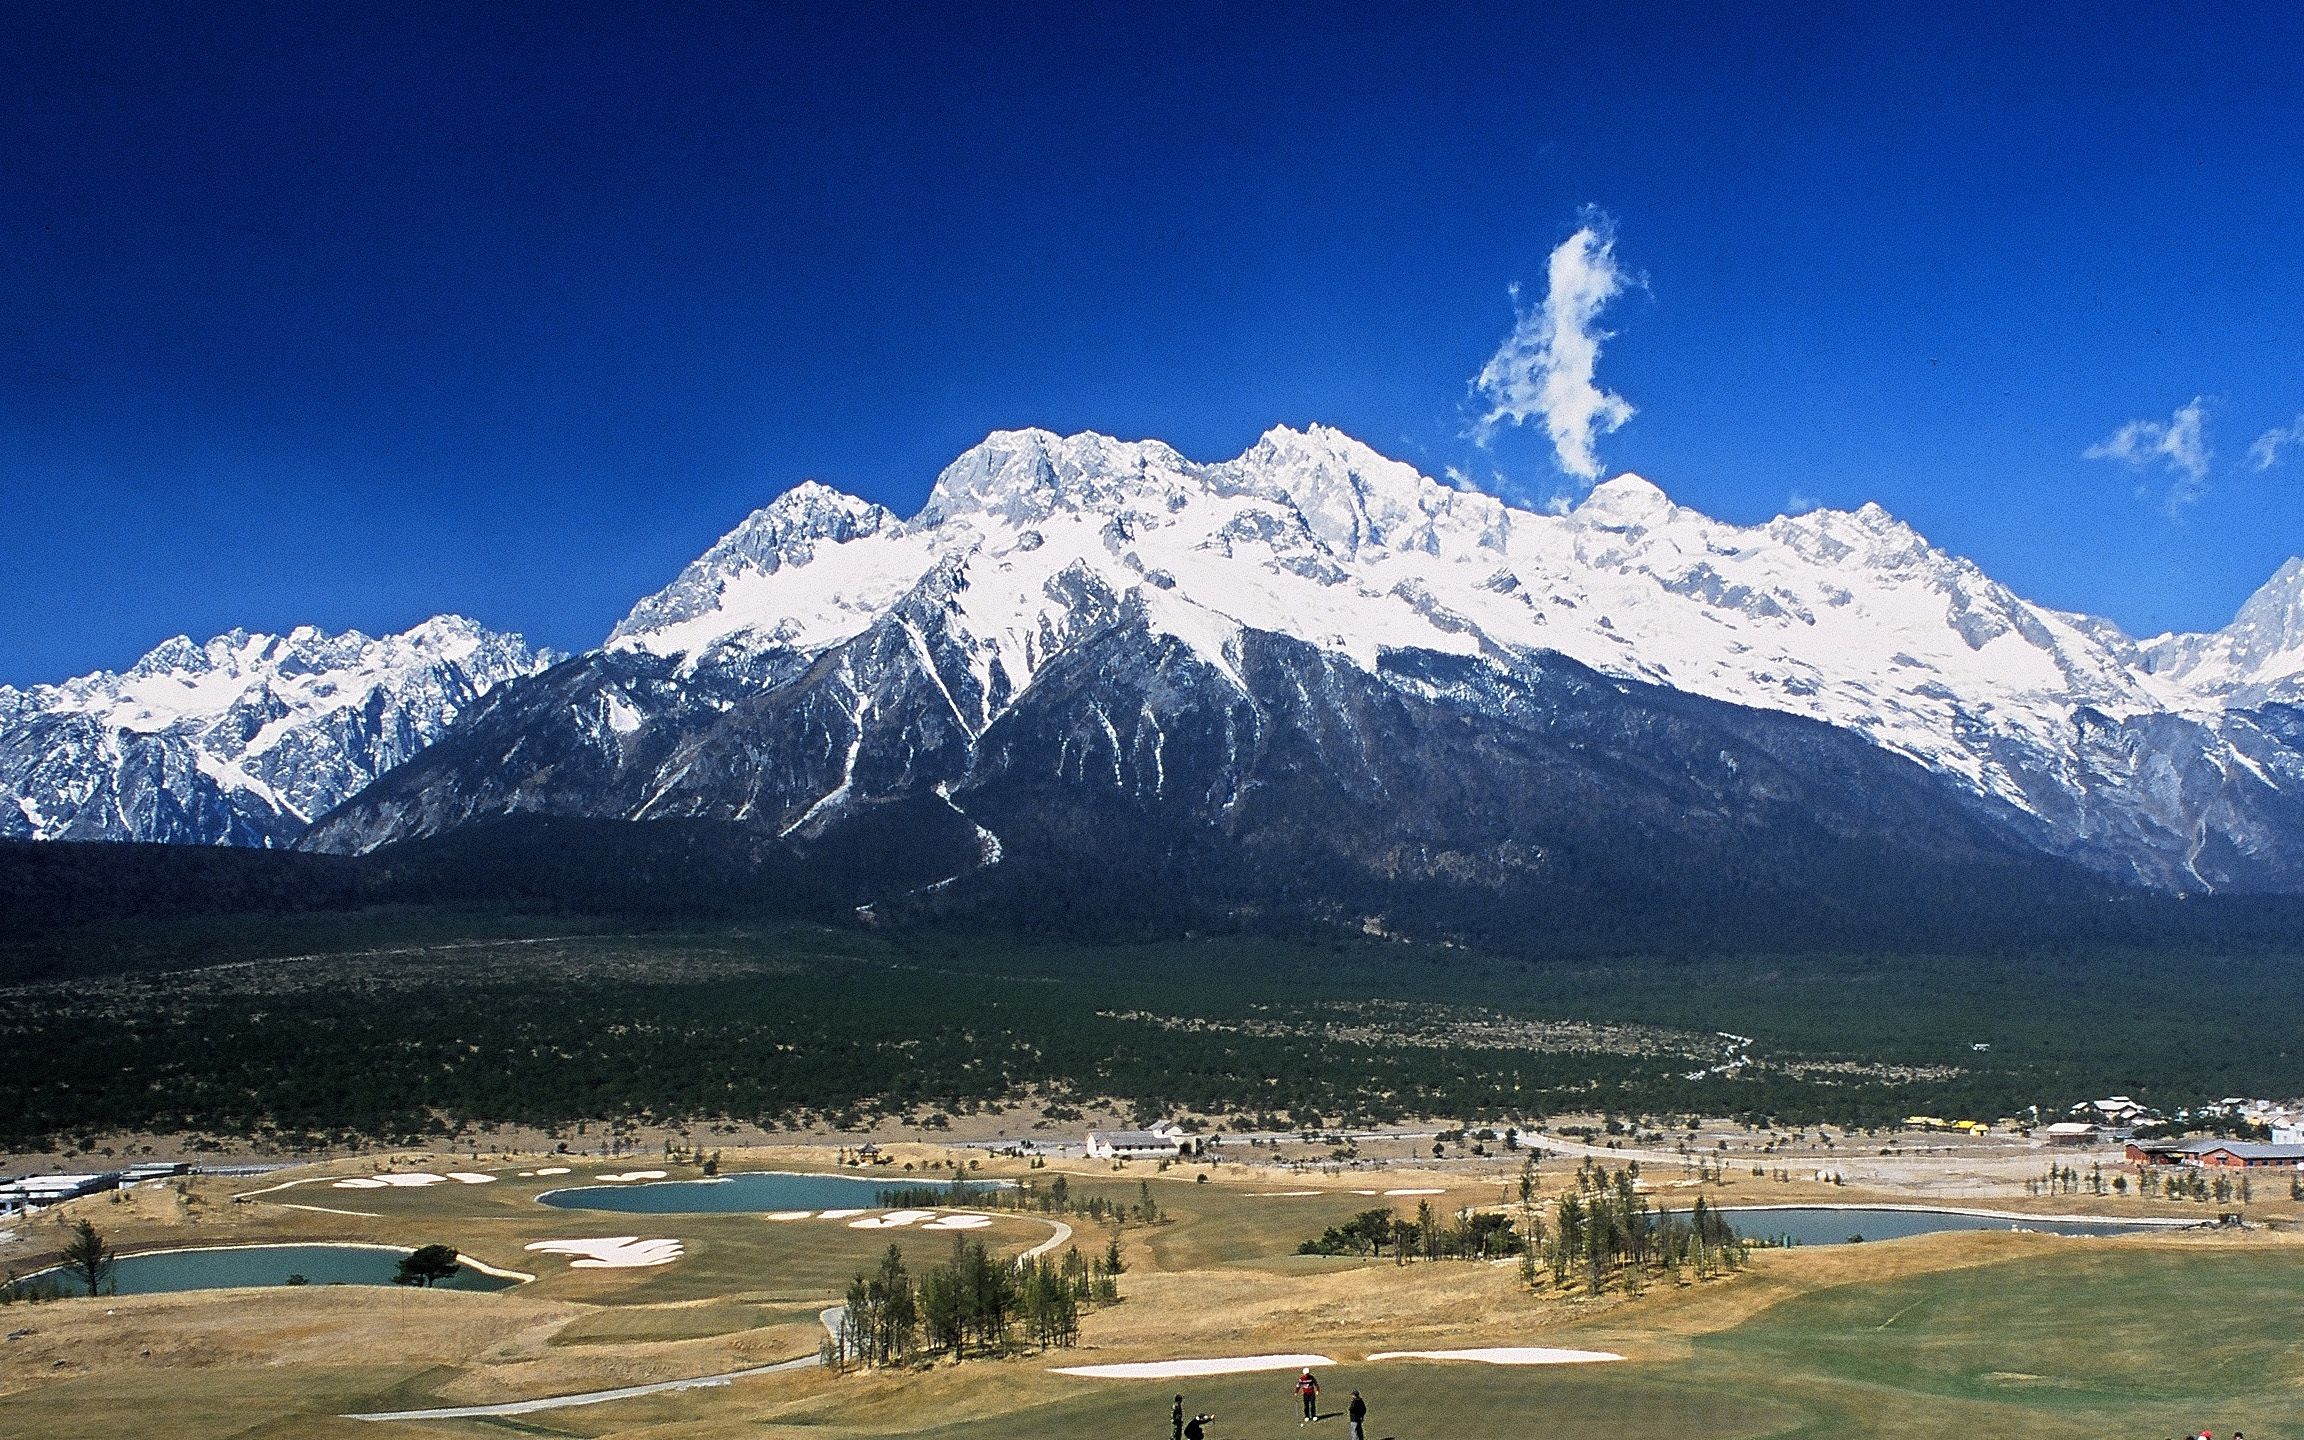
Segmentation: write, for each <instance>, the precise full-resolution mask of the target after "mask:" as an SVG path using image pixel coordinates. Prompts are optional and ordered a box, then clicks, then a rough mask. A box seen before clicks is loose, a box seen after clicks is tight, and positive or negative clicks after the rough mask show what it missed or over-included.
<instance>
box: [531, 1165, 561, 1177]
mask: <svg viewBox="0 0 2304 1440" xmlns="http://www.w3.org/2000/svg"><path fill="white" fill-rule="evenodd" d="M536 1173H537V1174H539V1175H565V1174H567V1173H568V1167H567V1166H565V1165H546V1166H544V1167H542V1168H541V1169H539V1170H537V1172H536Z"/></svg>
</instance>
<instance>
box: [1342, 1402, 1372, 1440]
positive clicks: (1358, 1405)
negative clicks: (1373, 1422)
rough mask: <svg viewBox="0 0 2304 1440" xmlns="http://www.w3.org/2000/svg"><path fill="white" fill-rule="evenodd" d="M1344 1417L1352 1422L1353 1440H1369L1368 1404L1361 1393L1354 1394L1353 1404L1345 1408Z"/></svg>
mask: <svg viewBox="0 0 2304 1440" xmlns="http://www.w3.org/2000/svg"><path fill="white" fill-rule="evenodd" d="M1344 1416H1345V1418H1346V1419H1348V1420H1350V1421H1351V1422H1352V1440H1368V1402H1367V1401H1365V1400H1363V1399H1361V1398H1360V1392H1359V1391H1357V1390H1355V1391H1353V1392H1352V1403H1351V1404H1349V1405H1347V1406H1345V1407H1344Z"/></svg>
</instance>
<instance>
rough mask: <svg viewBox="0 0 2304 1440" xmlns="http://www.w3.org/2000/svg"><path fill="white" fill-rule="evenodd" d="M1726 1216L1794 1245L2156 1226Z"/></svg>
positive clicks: (1755, 1236) (1748, 1235)
mask: <svg viewBox="0 0 2304 1440" xmlns="http://www.w3.org/2000/svg"><path fill="white" fill-rule="evenodd" d="M1720 1215H1721V1218H1723V1219H1725V1220H1726V1221H1727V1222H1728V1223H1729V1224H1730V1225H1732V1226H1734V1227H1735V1230H1736V1233H1737V1234H1739V1235H1741V1236H1743V1237H1744V1238H1745V1239H1747V1240H1777V1241H1780V1240H1784V1239H1787V1238H1789V1239H1790V1240H1791V1242H1792V1243H1793V1244H1795V1245H1845V1244H1847V1243H1849V1241H1851V1240H1853V1239H1855V1238H1857V1237H1859V1236H1861V1237H1862V1238H1863V1239H1865V1240H1901V1239H1903V1238H1904V1237H1905V1236H1907V1235H1930V1234H1934V1233H1936V1232H1937V1231H1941V1230H2033V1231H2038V1232H2040V1233H2042V1234H2046V1235H2128V1234H2133V1233H2135V1232H2136V1231H2139V1230H2149V1229H2152V1228H2154V1227H2152V1226H2149V1225H2138V1224H2133V1223H2130V1222H2127V1221H2120V1220H2058V1219H2054V1218H2052V1217H2048V1216H2040V1217H2033V1216H2026V1217H2025V1218H2023V1219H2021V1220H2017V1219H2011V1218H2009V1217H2007V1216H1991V1215H1961V1214H1957V1213H1955V1212H1953V1211H1949V1210H1826V1209H1820V1208H1816V1207H1813V1206H1801V1205H1780V1206H1779V1205H1771V1206H1755V1207H1752V1208H1750V1209H1723V1210H1722V1211H1721V1212H1720Z"/></svg>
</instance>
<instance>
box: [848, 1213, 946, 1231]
mask: <svg viewBox="0 0 2304 1440" xmlns="http://www.w3.org/2000/svg"><path fill="white" fill-rule="evenodd" d="M935 1218H936V1212H935V1211H933V1210H891V1211H889V1212H888V1213H887V1214H885V1215H867V1216H865V1217H864V1218H863V1219H861V1220H851V1221H849V1222H848V1228H849V1229H851V1230H898V1229H902V1228H903V1227H904V1226H906V1225H917V1224H919V1223H920V1222H921V1221H923V1220H933V1219H935Z"/></svg>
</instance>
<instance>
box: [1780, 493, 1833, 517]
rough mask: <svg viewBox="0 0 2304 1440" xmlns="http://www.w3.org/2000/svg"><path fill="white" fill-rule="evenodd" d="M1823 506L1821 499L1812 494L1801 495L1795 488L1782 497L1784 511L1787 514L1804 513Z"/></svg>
mask: <svg viewBox="0 0 2304 1440" xmlns="http://www.w3.org/2000/svg"><path fill="white" fill-rule="evenodd" d="M1823 508H1824V502H1823V501H1821V500H1819V499H1817V498H1816V497H1815V496H1813V495H1803V494H1802V493H1800V492H1799V491H1797V490H1795V491H1793V492H1792V493H1791V494H1789V495H1787V496H1785V497H1784V513H1785V514H1787V515H1805V514H1807V513H1808V512H1809V511H1811V510H1821V509H1823Z"/></svg>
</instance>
